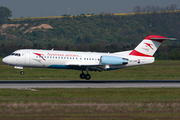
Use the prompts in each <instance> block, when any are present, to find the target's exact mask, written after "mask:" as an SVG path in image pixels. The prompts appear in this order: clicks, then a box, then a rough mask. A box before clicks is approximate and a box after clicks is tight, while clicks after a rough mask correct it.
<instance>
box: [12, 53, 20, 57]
mask: <svg viewBox="0 0 180 120" xmlns="http://www.w3.org/2000/svg"><path fill="white" fill-rule="evenodd" d="M11 55H14V56H21V54H20V53H12V54H11Z"/></svg>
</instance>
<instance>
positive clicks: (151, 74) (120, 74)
mask: <svg viewBox="0 0 180 120" xmlns="http://www.w3.org/2000/svg"><path fill="white" fill-rule="evenodd" d="M0 62H1V63H0V72H1V77H0V80H81V79H80V78H79V74H80V73H81V71H77V70H64V69H45V68H32V69H30V68H24V72H25V74H24V75H20V73H19V72H20V70H18V69H14V68H13V66H8V65H5V64H3V63H2V61H1V60H0ZM89 73H90V75H91V80H180V74H179V73H180V61H175V60H174V61H173V60H172V61H170V60H168V61H165V60H164V61H163V60H162V61H161V60H158V61H155V63H153V64H149V65H142V66H136V67H130V68H125V69H119V70H113V71H103V72H93V71H90V72H89Z"/></svg>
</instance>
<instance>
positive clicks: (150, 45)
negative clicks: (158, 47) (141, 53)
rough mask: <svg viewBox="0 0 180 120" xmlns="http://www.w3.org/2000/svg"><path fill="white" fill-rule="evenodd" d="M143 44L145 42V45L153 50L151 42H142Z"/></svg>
mask: <svg viewBox="0 0 180 120" xmlns="http://www.w3.org/2000/svg"><path fill="white" fill-rule="evenodd" d="M144 44H146V45H147V46H149V47H150V48H151V49H152V50H154V49H153V47H152V46H153V45H152V44H149V43H144Z"/></svg>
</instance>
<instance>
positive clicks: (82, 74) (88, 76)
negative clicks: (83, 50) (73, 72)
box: [80, 69, 91, 80]
mask: <svg viewBox="0 0 180 120" xmlns="http://www.w3.org/2000/svg"><path fill="white" fill-rule="evenodd" d="M88 71H89V70H88V69H86V72H87V74H84V72H83V70H82V73H81V74H80V78H81V79H86V80H89V79H91V75H89V74H88Z"/></svg>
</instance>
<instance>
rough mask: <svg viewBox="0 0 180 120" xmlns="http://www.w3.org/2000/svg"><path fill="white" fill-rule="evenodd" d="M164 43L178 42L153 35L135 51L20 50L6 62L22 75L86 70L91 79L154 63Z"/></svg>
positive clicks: (88, 77)
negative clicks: (33, 70) (38, 71)
mask: <svg viewBox="0 0 180 120" xmlns="http://www.w3.org/2000/svg"><path fill="white" fill-rule="evenodd" d="M164 40H174V39H173V38H167V37H164V36H160V35H149V36H147V37H146V38H144V39H143V40H142V42H141V43H140V44H139V45H138V46H137V47H136V48H135V49H134V50H128V51H123V52H115V53H101V52H75V51H62V50H53V49H52V50H36V49H20V50H16V51H14V52H13V53H12V54H10V55H9V56H6V57H4V58H3V59H2V61H3V63H5V64H8V65H11V66H14V68H16V69H21V72H20V74H21V75H23V74H24V71H23V67H30V68H33V67H34V68H56V69H74V70H81V71H82V73H81V74H80V78H81V79H86V80H89V79H90V78H91V75H90V74H89V73H88V72H89V71H99V72H101V71H108V70H116V69H122V68H126V67H132V66H137V65H144V64H150V63H153V62H154V61H155V58H154V57H153V55H154V53H155V52H156V50H157V49H158V47H159V46H160V45H161V43H162V42H163V41H164ZM83 71H86V74H85V73H84V72H83Z"/></svg>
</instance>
